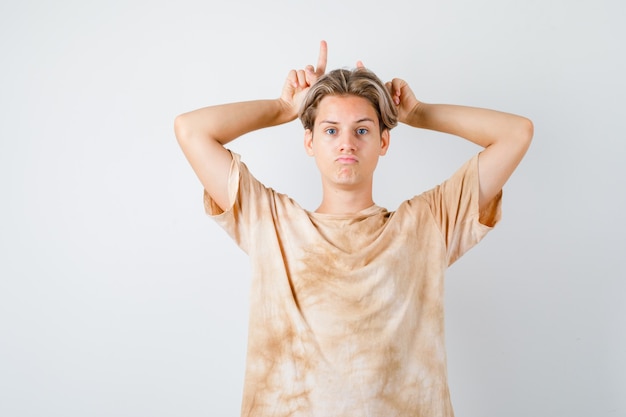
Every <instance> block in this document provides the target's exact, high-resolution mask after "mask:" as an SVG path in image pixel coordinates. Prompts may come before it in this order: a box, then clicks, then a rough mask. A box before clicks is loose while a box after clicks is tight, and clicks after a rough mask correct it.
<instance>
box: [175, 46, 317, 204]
mask: <svg viewBox="0 0 626 417" xmlns="http://www.w3.org/2000/svg"><path fill="white" fill-rule="evenodd" d="M326 56H327V53H326V43H325V42H324V41H322V42H321V44H320V56H319V59H318V63H317V68H313V66H311V65H309V66H307V67H306V68H305V69H302V70H298V71H296V70H291V71H290V72H289V75H288V76H287V79H286V80H285V84H284V86H283V90H282V93H281V96H280V98H278V99H274V100H255V101H244V102H239V103H229V104H221V105H217V106H210V107H205V108H202V109H198V110H194V111H191V112H189V113H184V114H181V115H180V116H178V117H176V120H175V123H174V131H175V133H176V139H177V140H178V143H179V144H180V147H181V148H182V150H183V153H184V154H185V157H186V158H187V160H188V161H189V163H190V164H191V167H192V168H193V170H194V172H195V173H196V175H197V176H198V178H199V179H200V182H201V183H202V185H203V187H204V189H205V190H206V191H207V193H208V194H209V195H210V196H211V198H212V199H213V201H215V203H216V204H217V205H218V206H220V208H221V209H222V210H227V209H228V208H229V206H230V204H231V202H230V201H228V174H229V171H230V164H231V160H232V156H231V154H230V152H229V151H228V150H226V148H224V145H225V144H227V143H228V142H230V141H232V140H233V139H236V138H238V137H240V136H242V135H244V134H246V133H248V132H252V131H254V130H259V129H263V128H266V127H270V126H276V125H279V124H282V123H287V122H290V121H292V120H294V119H295V118H296V117H297V114H298V108H299V106H300V103H301V102H302V100H303V98H304V95H305V94H306V91H307V90H308V89H309V88H310V86H311V85H313V83H314V82H315V81H317V79H318V78H319V77H320V76H321V75H323V74H324V72H325V71H326Z"/></svg>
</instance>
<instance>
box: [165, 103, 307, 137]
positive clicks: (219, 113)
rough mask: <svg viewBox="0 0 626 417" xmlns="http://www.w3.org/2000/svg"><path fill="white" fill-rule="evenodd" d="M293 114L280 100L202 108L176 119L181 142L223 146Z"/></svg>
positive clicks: (292, 116) (280, 121)
mask: <svg viewBox="0 0 626 417" xmlns="http://www.w3.org/2000/svg"><path fill="white" fill-rule="evenodd" d="M295 118H296V114H295V113H294V112H293V111H292V110H291V109H290V108H289V107H288V106H286V105H284V103H283V102H282V100H280V99H275V100H255V101H244V102H239V103H229V104H221V105H217V106H210V107H204V108H201V109H198V110H194V111H191V112H189V113H185V114H182V115H180V116H178V117H177V118H176V135H177V136H178V137H179V139H180V138H202V139H212V140H215V141H217V142H219V143H220V144H222V145H225V144H226V143H228V142H230V141H232V140H233V139H236V138H238V137H239V136H242V135H244V134H246V133H248V132H252V131H254V130H259V129H263V128H266V127H271V126H276V125H279V124H282V123H287V122H289V121H292V120H294V119H295Z"/></svg>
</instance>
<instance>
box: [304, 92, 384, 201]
mask: <svg viewBox="0 0 626 417" xmlns="http://www.w3.org/2000/svg"><path fill="white" fill-rule="evenodd" d="M304 146H305V149H306V151H307V153H308V154H309V155H311V156H314V157H315V161H316V163H317V167H318V168H319V170H320V172H321V174H322V182H323V185H324V186H328V185H330V186H339V187H341V188H344V189H356V188H357V187H369V188H370V192H371V187H372V180H373V175H374V170H375V169H376V165H377V163H378V158H379V156H381V155H384V154H385V153H386V152H387V148H388V146H389V130H387V129H386V130H384V131H383V132H382V134H381V132H380V125H379V121H378V116H377V115H376V111H375V110H374V108H373V107H372V104H371V103H370V102H369V101H368V100H367V99H364V98H362V97H357V96H353V95H348V96H326V97H324V98H323V99H322V100H321V101H320V103H319V105H318V109H317V117H316V119H315V124H314V126H313V131H311V130H309V129H307V130H306V131H305V134H304Z"/></svg>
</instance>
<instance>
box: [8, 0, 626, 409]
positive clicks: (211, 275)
mask: <svg viewBox="0 0 626 417" xmlns="http://www.w3.org/2000/svg"><path fill="white" fill-rule="evenodd" d="M226 3H228V4H226ZM625 4H626V3H624V2H623V1H621V0H593V1H592V0H586V1H582V0H567V1H566V0H555V1H538V0H529V1H518V0H515V1H514V0H478V1H471V2H469V1H464V0H447V1H446V0H444V1H411V0H388V1H384V2H383V1H381V2H378V1H376V2H374V1H344V2H341V1H329V0H322V1H317V2H296V1H285V0H282V1H273V2H257V1H252V0H250V1H244V2H238V1H232V2H216V1H214V2H211V1H202V2H201V1H195V2H194V1H187V0H182V1H177V2H163V1H156V2H155V1H84V2H78V1H69V0H60V1H57V2H44V1H22V2H3V3H2V4H1V5H0V34H1V36H0V59H1V63H2V65H1V66H0V122H1V123H0V190H1V195H2V199H1V203H0V415H2V416H7V417H18V416H19V417H22V416H24V417H25V416H46V417H51V416H63V417H74V416H76V417H78V416H80V417H83V416H90V417H96V416H107V417H108V416H118V417H122V416H151V417H158V416H182V415H184V416H187V417H191V416H207V415H209V416H235V415H238V412H239V405H240V397H241V388H242V379H243V370H244V360H245V344H246V332H247V329H246V326H247V314H248V298H247V297H248V283H249V278H248V275H249V267H248V264H247V258H246V257H245V254H244V253H243V252H242V251H241V250H240V249H238V248H237V247H236V245H235V244H234V243H233V242H231V241H230V239H229V238H228V237H227V235H226V234H225V233H224V232H223V231H222V230H221V229H219V228H218V227H217V226H216V225H215V224H214V223H213V222H212V221H211V220H210V219H208V218H206V216H205V215H204V212H203V208H202V189H201V186H200V183H199V182H198V180H197V179H196V178H195V176H194V174H193V172H192V171H191V168H190V167H189V165H188V163H187V162H186V160H185V159H184V157H183V154H182V152H181V151H180V149H179V148H178V145H177V143H176V140H175V138H174V134H173V121H174V118H175V116H176V115H177V114H179V113H182V112H185V111H189V110H193V109H195V108H198V107H202V106H206V105H210V104H218V103H222V102H229V101H239V100H250V99H257V98H274V97H277V96H278V95H279V94H280V89H281V87H282V85H283V81H284V79H285V77H286V75H287V73H288V71H289V70H290V69H292V68H302V67H303V66H305V65H306V64H309V63H312V64H315V62H316V60H317V53H318V48H319V41H320V40H321V39H325V40H327V41H328V44H329V68H337V67H353V66H354V65H355V62H356V60H357V59H361V60H363V61H364V62H365V64H366V66H368V67H370V68H371V69H373V70H374V71H375V72H376V73H377V74H378V75H379V76H380V77H381V78H383V79H384V80H389V79H391V78H393V77H401V78H404V79H406V80H407V81H408V82H409V83H410V85H411V87H412V88H413V90H414V91H415V93H416V95H417V96H418V98H420V99H421V100H423V101H427V102H442V103H455V104H465V105H473V106H481V107H490V108H496V109H500V110H504V111H508V112H512V113H518V114H522V115H524V116H527V117H529V118H530V119H532V120H533V122H534V124H535V138H534V142H533V144H532V146H531V148H530V150H529V152H528V154H527V156H526V158H525V160H524V161H523V162H522V164H521V165H520V167H519V168H518V170H517V171H516V172H515V174H514V175H513V177H512V178H511V179H510V181H509V182H508V183H507V185H506V187H505V190H504V203H503V210H504V211H503V214H504V215H503V220H502V222H501V224H500V225H499V226H498V227H497V228H496V229H495V230H494V231H493V232H491V233H490V234H489V235H488V236H487V237H486V238H485V240H484V241H483V242H482V243H481V244H480V245H478V246H477V247H476V248H474V249H472V250H471V251H470V252H469V253H468V254H467V255H466V256H465V257H463V258H462V259H461V260H460V261H458V262H457V263H456V264H454V265H453V266H452V267H451V268H450V270H449V274H448V277H447V294H446V312H447V314H446V323H447V328H446V332H447V345H448V357H449V376H450V387H451V391H452V399H453V404H454V406H455V410H456V414H457V415H458V416H481V417H491V416H494V417H496V416H498V417H499V416H503V415H506V416H508V417H528V416H546V417H547V416H550V417H552V416H568V417H599V416H607V417H614V416H626V307H625V305H626V302H625V301H626V300H625V298H626V284H625V282H624V281H625V278H626V267H625V266H624V263H623V258H624V249H625V248H626V245H625V244H624V235H625V233H626V227H625V220H624V214H623V213H624V210H625V209H626V204H625V198H624V190H625V189H626V187H625V184H624V182H625V178H626V169H625V168H624V166H625V163H624V162H625V160H626V159H625V156H626V151H625V149H626V146H625V144H624V143H625V142H626V140H625V135H624V120H625V119H624V114H625V110H626V106H625V104H624V97H626V82H625V78H624V74H626V62H625V54H624V40H626V29H625V26H624V21H626V6H625ZM302 138H303V135H302V127H301V125H300V124H299V122H298V121H296V122H294V123H291V124H288V125H284V126H280V127H277V128H274V129H267V130H263V131H260V132H257V133H255V134H251V135H248V136H246V137H244V138H241V139H240V140H239V141H237V142H235V143H234V144H233V146H232V148H233V149H234V150H235V151H236V152H238V153H240V154H242V155H243V159H244V161H245V162H246V163H247V164H248V165H249V166H250V168H251V169H252V171H253V172H254V173H255V175H256V176H257V177H258V178H259V179H261V180H262V181H263V182H265V183H266V184H267V185H270V186H272V187H273V188H275V189H277V190H279V191H282V192H285V193H287V194H289V195H291V196H292V197H294V198H295V199H296V200H298V201H299V202H300V203H301V204H302V205H303V206H304V207H306V208H309V209H314V208H315V207H316V205H317V203H319V198H320V189H319V176H318V173H317V170H316V168H315V165H314V162H313V160H312V159H311V158H309V157H308V156H306V155H305V153H304V150H303V147H302ZM391 140H392V143H391V148H390V151H389V153H388V154H387V155H386V156H385V157H384V158H383V159H382V160H381V162H380V165H379V171H378V173H377V177H376V180H375V200H376V202H377V203H378V204H379V205H383V206H386V207H387V208H389V209H394V208H395V207H396V206H397V205H398V204H399V203H400V202H401V201H402V200H404V199H406V198H409V197H411V196H412V195H414V194H417V193H419V192H422V191H424V190H425V189H427V188H430V187H431V186H433V185H435V184H437V183H439V182H440V181H442V180H444V179H445V178H447V177H448V176H449V175H450V174H451V173H452V172H453V171H454V170H455V169H456V168H458V167H459V166H460V165H461V164H462V163H463V162H464V161H465V160H467V159H468V158H470V157H471V156H472V155H473V154H474V153H476V152H478V150H479V149H478V148H477V147H476V146H474V145H472V144H469V143H467V142H465V141H463V140H461V139H458V138H454V137H451V136H445V135H441V134H435V133H433V132H426V131H419V130H415V129H409V128H406V127H404V126H400V127H398V128H397V129H394V130H393V131H392V139H391Z"/></svg>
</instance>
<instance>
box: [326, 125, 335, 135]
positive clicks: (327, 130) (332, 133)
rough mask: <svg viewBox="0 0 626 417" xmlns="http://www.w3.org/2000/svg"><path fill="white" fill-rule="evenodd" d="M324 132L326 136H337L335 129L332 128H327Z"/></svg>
mask: <svg viewBox="0 0 626 417" xmlns="http://www.w3.org/2000/svg"><path fill="white" fill-rule="evenodd" d="M325 132H326V134H327V135H335V134H337V129H335V128H334V127H329V128H328V129H326V130H325Z"/></svg>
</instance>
